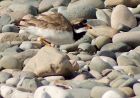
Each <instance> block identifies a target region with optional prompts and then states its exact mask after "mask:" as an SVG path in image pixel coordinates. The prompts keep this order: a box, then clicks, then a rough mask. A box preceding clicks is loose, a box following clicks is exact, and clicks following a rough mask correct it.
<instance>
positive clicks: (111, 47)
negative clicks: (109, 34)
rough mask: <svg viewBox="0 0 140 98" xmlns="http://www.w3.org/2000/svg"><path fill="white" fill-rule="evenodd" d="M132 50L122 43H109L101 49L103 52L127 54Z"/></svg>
mask: <svg viewBox="0 0 140 98" xmlns="http://www.w3.org/2000/svg"><path fill="white" fill-rule="evenodd" d="M129 50H131V47H130V46H129V45H127V44H125V43H122V42H114V43H108V44H106V45H104V46H103V47H102V48H101V51H111V52H126V51H129Z"/></svg>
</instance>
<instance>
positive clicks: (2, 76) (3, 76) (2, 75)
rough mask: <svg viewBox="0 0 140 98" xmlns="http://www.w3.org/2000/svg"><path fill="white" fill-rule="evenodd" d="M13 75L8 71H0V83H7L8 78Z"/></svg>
mask: <svg viewBox="0 0 140 98" xmlns="http://www.w3.org/2000/svg"><path fill="white" fill-rule="evenodd" d="M11 77H12V75H11V74H9V73H6V72H0V83H5V82H6V80H8V79H9V78H11Z"/></svg>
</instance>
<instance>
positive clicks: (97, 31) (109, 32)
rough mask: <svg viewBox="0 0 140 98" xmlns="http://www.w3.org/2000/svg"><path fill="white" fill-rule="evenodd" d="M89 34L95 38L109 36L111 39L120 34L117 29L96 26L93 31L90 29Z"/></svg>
mask: <svg viewBox="0 0 140 98" xmlns="http://www.w3.org/2000/svg"><path fill="white" fill-rule="evenodd" d="M87 32H88V33H89V34H91V35H93V36H97V37H98V36H107V37H110V38H112V37H113V36H114V35H115V34H116V33H118V32H117V30H116V29H113V28H111V27H109V26H96V27H94V28H93V29H89V30H88V31H87Z"/></svg>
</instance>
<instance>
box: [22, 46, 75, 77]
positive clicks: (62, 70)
mask: <svg viewBox="0 0 140 98" xmlns="http://www.w3.org/2000/svg"><path fill="white" fill-rule="evenodd" d="M48 53H49V54H48ZM47 58H48V59H47ZM40 65H41V66H40ZM46 65H47V66H46ZM66 65H67V66H66ZM23 71H29V72H33V73H35V74H36V75H37V76H47V75H58V74H59V75H62V76H68V75H69V74H70V73H72V72H73V71H74V70H73V67H72V65H71V63H70V62H69V59H68V56H67V55H65V54H63V53H61V52H59V51H58V50H57V49H54V48H52V47H43V48H42V49H41V50H39V52H38V53H37V54H36V56H34V57H33V58H31V59H30V60H29V62H28V63H27V65H25V67H24V68H23Z"/></svg>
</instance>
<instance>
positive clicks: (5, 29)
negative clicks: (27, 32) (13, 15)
mask: <svg viewBox="0 0 140 98" xmlns="http://www.w3.org/2000/svg"><path fill="white" fill-rule="evenodd" d="M2 32H16V33H18V32H19V28H18V27H17V26H16V25H14V24H7V25H4V26H3V27H2Z"/></svg>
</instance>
